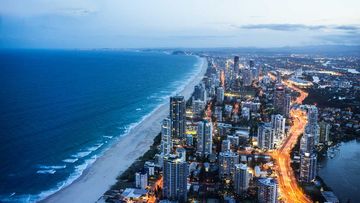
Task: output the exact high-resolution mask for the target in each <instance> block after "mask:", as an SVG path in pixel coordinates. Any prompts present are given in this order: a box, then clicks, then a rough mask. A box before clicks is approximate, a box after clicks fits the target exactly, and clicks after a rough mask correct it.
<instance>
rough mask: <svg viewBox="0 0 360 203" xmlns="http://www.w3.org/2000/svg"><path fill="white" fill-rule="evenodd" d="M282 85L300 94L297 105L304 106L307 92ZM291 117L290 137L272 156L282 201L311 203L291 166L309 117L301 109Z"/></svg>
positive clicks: (291, 113)
mask: <svg viewBox="0 0 360 203" xmlns="http://www.w3.org/2000/svg"><path fill="white" fill-rule="evenodd" d="M272 78H273V77H272ZM282 83H283V84H284V85H286V86H287V87H289V88H291V89H292V90H294V91H297V92H299V93H300V96H299V97H297V98H296V100H295V103H297V104H302V102H303V101H304V99H305V98H306V97H307V96H308V93H307V92H305V91H303V90H301V89H299V88H297V87H296V86H294V85H292V84H290V83H288V82H287V81H283V82H282ZM290 117H291V119H292V121H293V125H292V126H291V127H290V130H289V133H288V135H289V136H288V137H287V138H285V141H284V142H283V144H282V146H281V147H280V148H279V149H277V150H275V151H274V152H273V153H272V154H271V155H272V157H273V159H275V160H276V162H277V167H276V169H275V170H276V174H277V178H278V183H279V193H280V201H281V202H289V203H306V202H311V200H310V199H309V197H307V196H306V194H305V193H304V192H303V190H302V189H301V187H300V186H299V185H298V183H297V180H296V177H295V174H294V172H293V170H292V168H291V165H290V163H291V157H290V152H291V150H292V148H293V147H294V145H295V144H296V142H297V140H298V138H299V136H300V135H301V134H302V133H303V132H304V129H305V125H306V123H307V115H306V112H304V111H302V110H300V109H291V111H290Z"/></svg>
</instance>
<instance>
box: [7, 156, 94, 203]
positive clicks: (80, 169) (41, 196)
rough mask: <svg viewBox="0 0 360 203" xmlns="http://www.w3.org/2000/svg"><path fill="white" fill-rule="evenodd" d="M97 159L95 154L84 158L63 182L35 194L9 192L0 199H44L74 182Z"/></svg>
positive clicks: (47, 172) (49, 172)
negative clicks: (16, 194) (9, 193)
mask: <svg viewBox="0 0 360 203" xmlns="http://www.w3.org/2000/svg"><path fill="white" fill-rule="evenodd" d="M96 159H97V156H96V155H94V156H92V157H91V158H90V159H87V160H85V162H84V163H83V164H81V165H79V166H76V167H75V171H74V172H73V173H72V174H71V175H70V176H69V178H68V179H66V180H65V181H63V182H60V183H58V184H57V185H56V186H55V187H54V188H52V189H49V190H46V191H43V192H41V193H39V194H36V195H30V194H29V195H18V196H15V194H14V193H13V194H11V195H9V196H1V197H0V199H1V201H3V202H24V203H25V202H26V203H32V202H38V201H40V200H43V199H45V198H46V197H48V196H50V195H52V194H54V193H56V192H57V191H59V190H61V189H62V188H64V187H66V186H68V185H70V184H71V183H72V182H74V181H75V180H76V179H77V178H79V177H80V176H81V175H82V173H83V172H84V170H85V169H86V168H88V167H89V166H90V165H91V164H93V163H94V162H95V161H96ZM54 171H55V172H56V170H54V169H48V170H39V171H38V172H37V173H38V174H54V173H55V172H54Z"/></svg>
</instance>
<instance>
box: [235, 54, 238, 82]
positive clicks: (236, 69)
mask: <svg viewBox="0 0 360 203" xmlns="http://www.w3.org/2000/svg"><path fill="white" fill-rule="evenodd" d="M234 75H235V78H237V77H238V75H239V56H235V57H234Z"/></svg>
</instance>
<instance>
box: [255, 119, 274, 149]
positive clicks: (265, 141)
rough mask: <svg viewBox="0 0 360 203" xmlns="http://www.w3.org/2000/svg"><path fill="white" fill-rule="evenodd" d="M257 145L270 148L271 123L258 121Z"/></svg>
mask: <svg viewBox="0 0 360 203" xmlns="http://www.w3.org/2000/svg"><path fill="white" fill-rule="evenodd" d="M257 135H258V146H259V147H260V148H261V149H272V148H273V147H274V137H273V130H272V127H271V123H260V124H259V127H258V133H257Z"/></svg>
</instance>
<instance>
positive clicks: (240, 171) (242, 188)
mask: <svg viewBox="0 0 360 203" xmlns="http://www.w3.org/2000/svg"><path fill="white" fill-rule="evenodd" d="M249 181H250V174H249V171H248V167H247V165H246V164H236V165H235V174H234V189H235V192H236V194H238V195H243V194H244V193H246V191H247V190H248V188H249Z"/></svg>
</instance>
